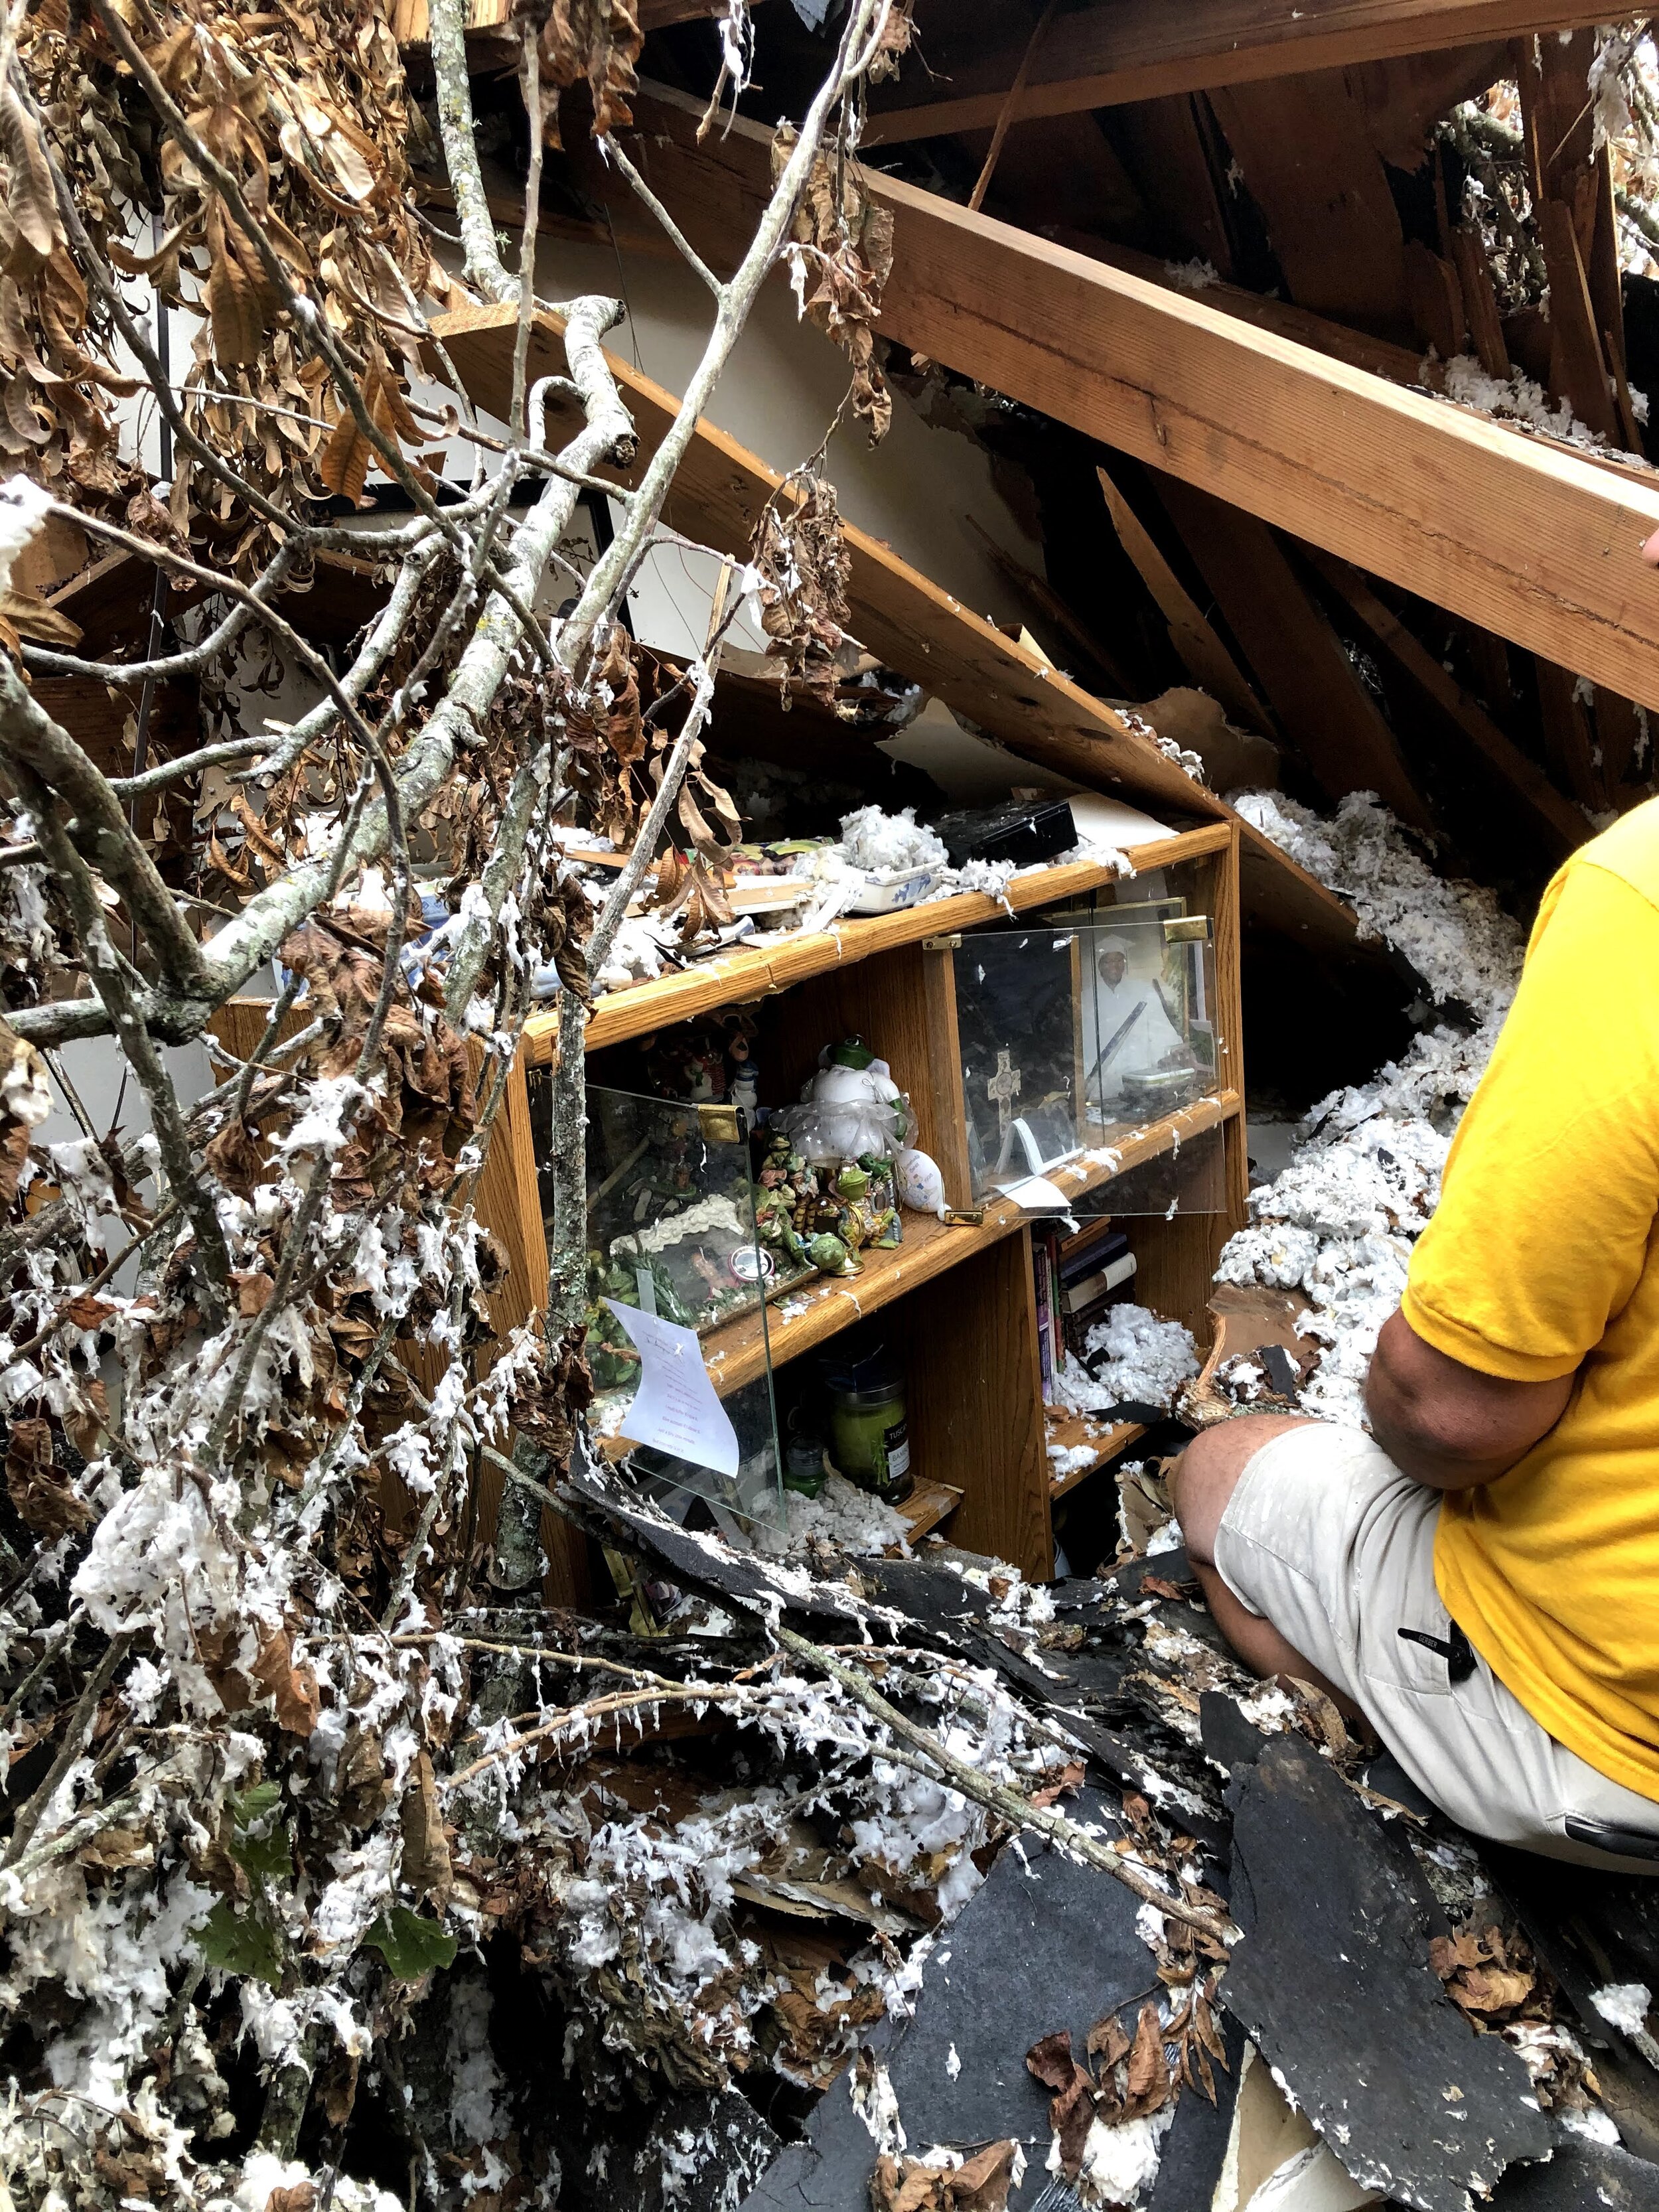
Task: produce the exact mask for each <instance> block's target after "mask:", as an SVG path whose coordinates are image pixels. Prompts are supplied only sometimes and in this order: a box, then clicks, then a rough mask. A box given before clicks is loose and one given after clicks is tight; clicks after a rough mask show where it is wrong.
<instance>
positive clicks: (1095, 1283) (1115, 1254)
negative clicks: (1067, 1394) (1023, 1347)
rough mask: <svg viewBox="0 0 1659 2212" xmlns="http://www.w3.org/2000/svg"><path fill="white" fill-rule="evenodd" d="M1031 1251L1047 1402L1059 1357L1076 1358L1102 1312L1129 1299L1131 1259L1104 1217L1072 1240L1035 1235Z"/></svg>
mask: <svg viewBox="0 0 1659 2212" xmlns="http://www.w3.org/2000/svg"><path fill="white" fill-rule="evenodd" d="M1031 1251H1032V1264H1033V1267H1035V1269H1036V1306H1037V1342H1038V1345H1039V1346H1040V1348H1041V1352H1042V1395H1043V1396H1044V1398H1045V1399H1046V1398H1048V1397H1049V1396H1050V1395H1051V1391H1052V1386H1053V1383H1054V1370H1055V1369H1056V1368H1057V1367H1058V1366H1059V1364H1060V1358H1061V1357H1062V1355H1063V1354H1064V1353H1065V1352H1072V1353H1073V1355H1074V1356H1076V1357H1080V1356H1081V1354H1082V1351H1083V1346H1084V1342H1085V1339H1086V1338H1087V1336H1088V1334H1089V1331H1090V1330H1091V1328H1093V1327H1094V1326H1095V1324H1096V1322H1098V1321H1099V1320H1100V1319H1101V1317H1102V1316H1103V1314H1104V1313H1105V1311H1106V1309H1107V1307H1108V1306H1109V1305H1111V1304H1114V1303H1115V1301H1117V1300H1119V1299H1121V1298H1124V1297H1127V1296H1128V1295H1129V1285H1131V1284H1132V1283H1133V1280H1134V1274H1135V1255H1134V1254H1133V1252H1132V1251H1131V1250H1130V1249H1129V1239H1128V1237H1127V1235H1126V1234H1125V1233H1124V1231H1122V1230H1121V1229H1119V1228H1117V1227H1115V1225H1114V1224H1113V1222H1112V1221H1111V1219H1110V1218H1109V1217H1107V1218H1102V1219H1101V1220H1098V1221H1091V1222H1088V1223H1086V1224H1085V1225H1084V1227H1083V1228H1081V1229H1080V1230H1079V1231H1078V1233H1077V1235H1076V1236H1075V1237H1062V1236H1061V1235H1060V1231H1059V1230H1057V1229H1054V1228H1050V1229H1048V1230H1042V1229H1038V1230H1036V1231H1033V1232H1032V1237H1031Z"/></svg>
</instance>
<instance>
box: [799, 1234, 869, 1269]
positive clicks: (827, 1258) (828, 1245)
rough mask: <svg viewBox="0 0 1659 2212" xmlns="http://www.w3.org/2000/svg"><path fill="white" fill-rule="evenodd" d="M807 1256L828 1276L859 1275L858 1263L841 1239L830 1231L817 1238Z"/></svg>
mask: <svg viewBox="0 0 1659 2212" xmlns="http://www.w3.org/2000/svg"><path fill="white" fill-rule="evenodd" d="M806 1256H807V1258H808V1259H809V1260H811V1262H812V1265H813V1266H814V1267H817V1269H819V1271H820V1272H821V1273H823V1274H826V1275H853V1274H856V1273H858V1266H857V1262H856V1261H854V1258H853V1255H852V1254H851V1253H850V1252H849V1251H848V1249H847V1247H846V1246H845V1245H844V1244H843V1243H842V1241H841V1239H840V1237H836V1236H835V1235H833V1234H832V1233H831V1232H830V1231H829V1230H827V1229H826V1230H824V1231H822V1232H821V1233H820V1234H819V1235H817V1237H814V1238H813V1239H812V1241H811V1243H810V1244H809V1245H808V1246H807V1248H806Z"/></svg>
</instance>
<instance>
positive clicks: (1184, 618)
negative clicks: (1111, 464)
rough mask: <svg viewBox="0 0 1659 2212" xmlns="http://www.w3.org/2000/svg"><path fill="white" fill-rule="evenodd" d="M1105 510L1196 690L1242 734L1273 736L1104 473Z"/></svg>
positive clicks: (1257, 705)
mask: <svg viewBox="0 0 1659 2212" xmlns="http://www.w3.org/2000/svg"><path fill="white" fill-rule="evenodd" d="M1095 474H1096V475H1097V477H1099V478H1100V489H1101V490H1102V492H1103V494H1104V495H1105V499H1106V510H1107V513H1109V515H1110V516H1111V518H1112V527H1113V528H1114V529H1115V531H1116V532H1117V535H1118V542H1119V544H1121V546H1122V548H1123V550H1124V551H1125V552H1126V553H1127V555H1128V556H1129V558H1130V560H1131V561H1133V562H1134V565H1135V567H1136V568H1137V569H1138V570H1139V574H1140V580H1141V582H1142V583H1143V584H1145V585H1146V588H1147V590H1148V591H1149V592H1151V593H1152V597H1153V599H1156V600H1157V602H1158V612H1159V613H1160V614H1161V615H1162V616H1163V617H1164V621H1165V622H1166V623H1169V625H1170V643H1171V644H1172V645H1173V646H1174V647H1175V649H1176V652H1177V653H1179V654H1180V655H1181V658H1182V661H1183V662H1184V664H1185V665H1186V669H1187V672H1188V675H1189V676H1190V677H1191V678H1192V679H1193V681H1194V684H1197V685H1198V686H1199V688H1200V690H1204V691H1207V692H1209V693H1210V695H1211V696H1212V698H1216V699H1218V700H1219V701H1220V702H1221V704H1222V705H1223V707H1224V708H1225V709H1226V711H1227V713H1228V714H1231V717H1232V719H1233V720H1234V721H1236V722H1237V724H1238V725H1239V726H1240V728H1241V729H1246V730H1258V731H1260V732H1261V735H1262V736H1263V737H1264V738H1265V737H1271V736H1272V734H1273V726H1272V724H1271V723H1270V722H1269V721H1268V720H1267V714H1265V713H1264V711H1263V709H1262V706H1261V701H1260V700H1259V699H1258V698H1257V697H1256V696H1255V692H1254V691H1252V690H1251V689H1250V686H1249V682H1248V680H1247V679H1246V678H1245V677H1244V675H1243V672H1242V671H1241V670H1240V669H1239V667H1238V665H1237V662H1236V661H1235V660H1234V659H1233V657H1232V655H1231V653H1229V652H1228V650H1227V648H1226V647H1225V645H1223V643H1222V642H1221V640H1220V639H1219V638H1218V636H1217V635H1216V634H1215V632H1214V631H1213V630H1212V629H1211V628H1210V625H1209V623H1207V622H1206V621H1205V619H1204V617H1203V615H1202V614H1201V613H1200V611H1199V607H1198V605H1197V602H1196V601H1195V600H1194V599H1193V598H1192V597H1191V595H1190V594H1189V593H1188V590H1187V587H1186V586H1185V585H1184V584H1183V583H1182V580H1181V579H1180V577H1179V576H1177V575H1176V572H1175V570H1174V569H1173V568H1171V567H1170V564H1169V562H1167V561H1166V560H1165V559H1164V556H1163V554H1162V553H1161V552H1159V550H1158V544H1157V543H1156V541H1155V540H1154V538H1153V537H1152V532H1150V531H1149V530H1148V529H1147V528H1146V525H1145V524H1144V523H1143V522H1142V521H1141V520H1140V518H1139V515H1138V514H1137V513H1135V511H1134V509H1133V507H1131V506H1130V504H1129V502H1128V501H1127V499H1125V498H1124V496H1123V495H1122V493H1121V491H1120V490H1119V489H1118V488H1117V486H1116V485H1115V483H1113V482H1112V480H1111V478H1110V477H1109V476H1108V475H1107V473H1106V471H1105V470H1104V469H1097V470H1096V471H1095Z"/></svg>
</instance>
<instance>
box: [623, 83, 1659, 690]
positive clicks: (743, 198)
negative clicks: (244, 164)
mask: <svg viewBox="0 0 1659 2212" xmlns="http://www.w3.org/2000/svg"><path fill="white" fill-rule="evenodd" d="M696 114H697V110H696V105H695V103H693V102H690V101H684V100H681V99H680V98H679V97H678V95H676V94H667V93H663V92H661V91H659V90H658V89H657V88H652V92H651V94H649V95H646V96H642V99H641V119H642V123H643V125H644V134H643V135H642V136H641V138H640V140H639V141H638V143H639V145H640V148H641V160H642V161H643V162H644V163H645V164H646V166H647V170H648V173H649V175H650V178H651V181H652V183H653V185H654V186H655V188H656V190H657V191H659V194H661V195H662V196H663V197H665V199H666V201H667V202H668V204H669V205H670V207H671V209H672V210H674V212H675V213H676V215H677V216H678V218H679V219H680V220H681V222H683V224H684V225H685V226H686V227H688V228H690V231H691V233H692V234H693V236H694V239H695V240H696V242H698V243H699V245H700V246H702V248H703V249H704V250H706V251H708V252H710V253H712V254H714V255H715V256H716V257H720V256H722V255H723V254H724V253H726V252H729V251H730V250H731V246H732V242H733V241H735V240H738V239H740V238H746V237H747V236H749V235H750V233H751V230H752V228H753V220H754V216H755V214H756V212H757V209H758V207H759V204H760V201H761V197H762V195H763V191H764V190H765V185H766V180H767V177H768V174H769V171H768V166H767V164H768V152H767V148H768V144H769V141H768V138H767V135H766V133H764V132H763V131H756V130H754V129H753V128H752V127H749V126H745V125H744V124H743V123H741V122H739V123H738V124H736V125H733V126H732V129H731V130H730V131H728V132H727V133H726V134H725V135H724V136H723V137H720V138H719V139H718V140H717V139H715V138H714V137H713V136H712V135H711V137H710V139H709V142H708V144H707V145H706V146H705V147H704V148H703V149H701V150H699V149H697V148H696V143H695V140H694V137H693V133H694V131H695V126H696ZM862 183H863V185H864V188H865V189H866V191H867V192H868V193H869V195H870V197H871V198H872V201H873V202H874V203H875V204H877V205H878V206H882V207H884V208H886V209H888V210H890V211H891V213H892V215H893V217H894V244H895V256H894V265H893V274H892V276H891V277H890V280H889V283H888V286H887V290H886V295H885V298H884V302H883V309H882V316H881V323H880V327H881V329H882V331H884V333H885V334H886V335H887V336H889V337H895V338H897V339H899V340H901V341H902V343H905V344H907V345H910V346H912V347H914V348H915V349H917V350H918V351H920V352H922V353H925V354H927V356H929V357H930V358H932V359H933V360H935V361H938V362H943V363H944V364H945V366H947V367H948V368H953V369H957V370H958V371H960V372H962V373H963V374H967V375H969V376H972V377H975V378H976V379H978V380H981V381H982V382H984V383H986V384H988V385H990V386H993V387H994V389H995V390H997V391H999V392H1003V393H1005V394H1006V395H1007V396H1008V397H1009V398H1013V399H1017V400H1020V401H1022V402H1024V404H1026V405H1028V406H1031V407H1035V408H1036V409H1038V410H1041V411H1042V413H1044V414H1047V415H1050V416H1054V417H1055V418H1056V419H1057V420H1059V421H1060V422H1066V423H1069V424H1070V425H1071V426H1072V427H1073V428H1075V429H1079V430H1081V431H1082V432H1084V433H1085V435H1088V436H1091V437H1096V438H1098V439H1100V440H1102V441H1103V442H1104V443H1106V444H1108V445H1111V446H1116V447H1120V448H1121V450H1123V451H1124V452H1126V453H1133V454H1134V455H1135V456H1136V457H1137V459H1140V460H1143V461H1146V462H1147V463H1149V464H1150V465H1152V467H1154V468H1156V469H1159V470H1163V471H1167V472H1168V473H1170V474H1171V475H1173V476H1176V477H1181V478H1182V479H1184V480H1185V481H1187V482H1188V483H1195V484H1199V485H1201V486H1203V487H1204V488H1206V489H1208V490H1210V491H1212V492H1213V493H1215V494H1216V495H1218V496H1219V497H1221V498H1223V499H1225V500H1227V501H1231V503H1233V504H1234V505H1236V506H1238V507H1243V508H1244V509H1245V510H1246V511H1247V512H1249V513H1253V514H1255V515H1257V516H1259V517H1261V520H1264V521H1267V522H1270V523H1273V524H1274V525H1276V526H1278V527H1279V528H1281V529H1283V530H1285V531H1287V532H1290V533H1291V535H1292V536H1293V537H1296V538H1305V539H1306V540H1307V541H1308V542H1309V543H1310V544H1316V545H1319V546H1321V547H1322V548H1323V550H1325V551H1327V552H1329V553H1334V554H1336V555H1338V556H1339V557H1340V558H1341V559H1343V560H1346V561H1351V562H1353V563H1354V564H1355V565H1356V566H1357V567H1359V568H1364V569H1367V570H1368V571H1370V573H1372V574H1378V575H1382V576H1383V577H1384V578H1386V579H1387V580H1389V582H1391V583H1395V584H1398V585H1400V586H1401V587H1402V588H1404V589H1406V590H1407V591H1411V592H1416V593H1418V594H1419V596H1421V597H1423V598H1425V599H1430V600H1432V601H1433V602H1435V603H1436V604H1437V605H1440V606H1443V607H1445V608H1447V609H1449V611H1451V612H1453V613H1455V614H1457V615H1461V616H1463V617H1466V618H1467V619H1468V620H1469V621H1472V622H1475V623H1480V625H1481V626H1482V627H1483V628H1485V629H1493V630H1496V631H1498V634H1499V635H1502V636H1504V637H1507V638H1509V639H1510V640H1511V641H1513V642H1514V643H1516V644H1517V645H1520V646H1522V647H1526V648H1527V649H1528V650H1529V651H1534V652H1540V653H1545V654H1547V656H1548V657H1549V658H1551V659H1554V660H1556V661H1559V663H1561V664H1562V665H1565V666H1568V667H1571V668H1573V669H1575V670H1577V671H1580V672H1582V673H1583V675H1585V676H1587V677H1589V678H1590V679H1591V681H1593V682H1595V683H1596V684H1606V685H1607V688H1608V689H1609V690H1614V691H1617V692H1619V693H1620V695H1621V696H1624V697H1626V698H1629V699H1633V700H1635V701H1637V702H1639V703H1640V704H1641V705H1643V706H1645V707H1659V572H1656V571H1655V570H1654V569H1652V568H1649V567H1648V566H1647V565H1646V564H1645V563H1644V562H1643V560H1642V557H1641V547H1642V544H1643V543H1644V540H1645V538H1647V537H1648V536H1650V534H1651V533H1652V532H1654V531H1655V530H1656V529H1659V479H1656V478H1654V477H1650V476H1649V475H1645V474H1643V473H1639V472H1638V471H1634V470H1619V471H1614V470H1613V468H1612V467H1610V466H1608V467H1602V466H1599V465H1596V464H1595V463H1594V462H1592V461H1589V460H1586V459H1583V458H1581V457H1579V456H1578V455H1577V454H1576V453H1572V452H1571V451H1569V450H1566V449H1564V448H1559V447H1543V446H1540V445H1539V444H1537V443H1536V442H1535V441H1528V440H1527V439H1525V438H1523V437H1522V436H1520V435H1517V434H1516V433H1515V432H1513V431H1510V430H1507V429H1504V428H1501V427H1500V426H1499V425H1498V424H1495V423H1492V422H1486V421H1484V420H1481V419H1480V418H1479V417H1477V416H1474V415H1472V414H1470V413H1468V412H1467V411H1466V410H1462V409H1459V408H1453V407H1450V406H1448V405H1445V404H1443V403H1440V402H1437V401H1436V400H1433V399H1431V398H1427V397H1425V396H1424V395H1423V394H1421V393H1419V392H1408V391H1402V390H1398V389H1396V388H1395V387H1394V386H1391V385H1389V384H1385V383H1383V381H1382V380H1380V379H1378V378H1376V377H1374V376H1370V375H1368V374H1365V373H1364V371H1363V370H1359V369H1355V368H1351V367H1350V366H1348V365H1347V364H1346V363H1344V362H1336V361H1333V360H1330V359H1328V358H1327V357H1326V356H1322V355H1320V354H1316V353H1314V352H1312V351H1310V349H1307V348H1305V347H1303V346H1300V345H1297V344H1296V343H1293V342H1291V341H1289V340H1286V339H1284V338H1281V337H1277V336H1276V335H1273V334H1272V333H1270V332H1267V331H1259V330H1254V329H1251V328H1250V327H1249V325H1244V324H1242V323H1240V322H1237V321H1236V320H1234V319H1232V318H1231V317H1230V316H1227V315H1225V314H1221V313H1217V311H1216V310H1215V309H1214V308H1213V307H1210V306H1208V305H1207V304H1206V298H1205V295H1204V294H1203V293H1202V292H1201V291H1200V292H1198V293H1194V294H1188V293H1185V292H1179V291H1170V290H1167V289H1164V288H1162V287H1160V286H1157V285H1152V284H1148V283H1145V282H1143V281H1141V280H1139V279H1138V278H1136V277H1133V276H1129V275H1127V274H1125V273H1124V272H1122V271H1120V270H1115V269H1113V268H1111V267H1109V265H1107V264H1104V263H1102V262H1099V261H1095V260H1091V259H1089V258H1086V257H1085V256H1084V255H1082V254H1079V253H1075V252H1069V251H1068V250H1067V249H1066V248H1065V247H1064V246H1055V245H1053V244H1051V243H1050V242H1048V240H1043V239H1041V238H1036V237H1033V236H1031V235H1030V234H1029V233H1026V232H1024V231H1018V230H1015V229H1013V228H1011V227H1010V226H1008V225H1007V224H1005V223H999V222H994V221H992V220H991V219H990V218H988V217H987V216H983V215H979V216H970V215H969V214H968V213H967V212H966V211H965V210H963V209H962V208H959V207H957V206H955V205H953V204H951V203H950V202H948V201H946V200H944V199H941V198H939V197H938V196H936V195H934V194H933V193H929V192H926V191H920V190H918V189H917V188H915V187H914V186H912V185H905V184H902V183H900V182H898V181H897V180H896V179H893V178H890V177H884V176H881V175H879V174H878V173H873V172H871V171H868V170H866V171H865V172H864V173H863V177H862ZM970 711H971V709H970Z"/></svg>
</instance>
